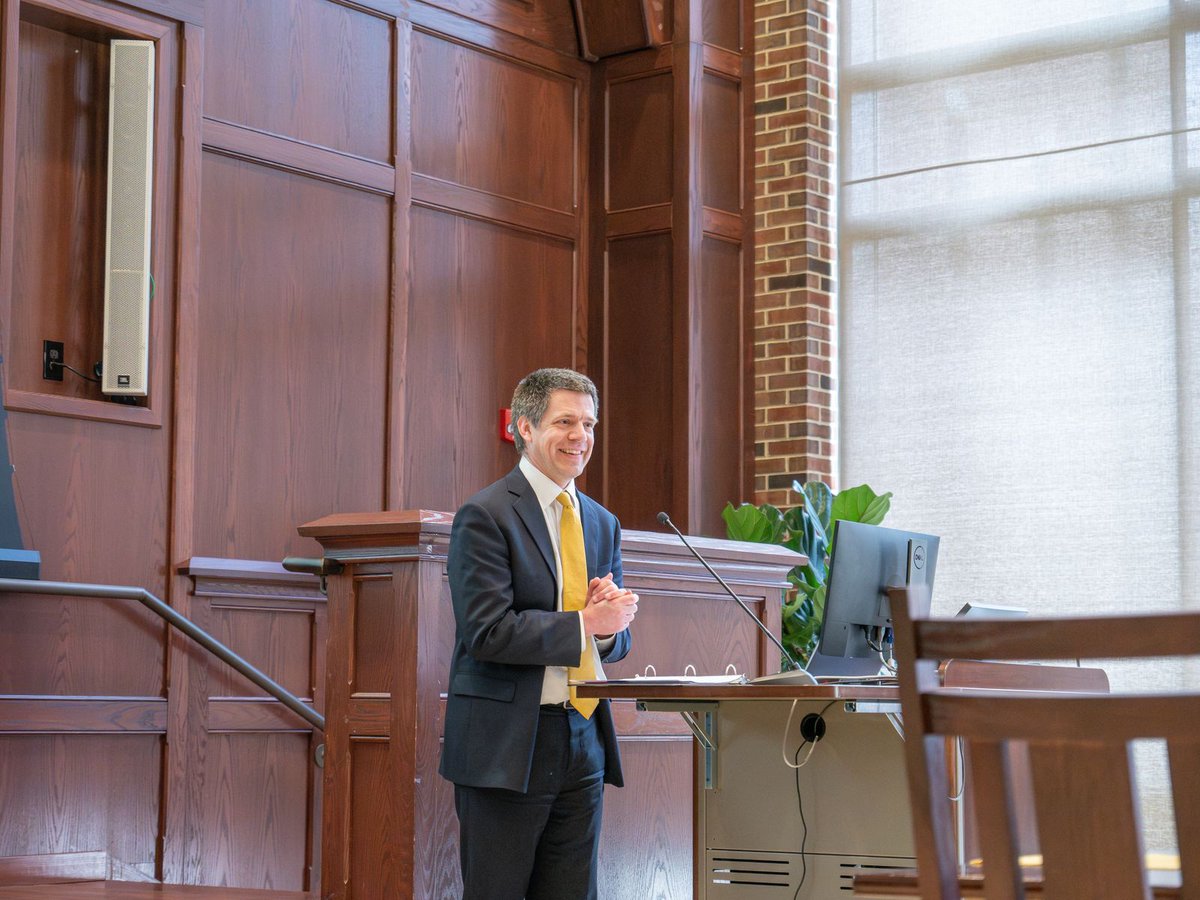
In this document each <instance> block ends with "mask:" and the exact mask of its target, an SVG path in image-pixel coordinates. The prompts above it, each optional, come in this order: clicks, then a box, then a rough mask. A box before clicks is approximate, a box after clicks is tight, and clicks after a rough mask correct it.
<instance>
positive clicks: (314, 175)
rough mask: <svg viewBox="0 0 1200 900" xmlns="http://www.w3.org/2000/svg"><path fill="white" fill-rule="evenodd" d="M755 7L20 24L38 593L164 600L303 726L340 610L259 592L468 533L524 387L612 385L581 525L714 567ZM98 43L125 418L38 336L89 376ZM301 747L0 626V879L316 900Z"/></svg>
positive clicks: (160, 678)
mask: <svg viewBox="0 0 1200 900" xmlns="http://www.w3.org/2000/svg"><path fill="white" fill-rule="evenodd" d="M730 10H732V12H730ZM742 10H743V3H742V0H736V2H735V0H675V2H674V3H671V2H667V3H665V4H662V3H651V2H646V0H634V2H630V3H620V4H618V5H617V6H609V7H603V6H596V5H595V4H593V3H590V2H581V3H576V2H574V0H428V2H423V0H353V2H352V0H271V2H261V0H127V2H123V3H113V2H109V0H0V51H2V56H0V128H2V132H0V380H2V382H3V391H4V403H5V405H6V407H7V409H8V410H9V416H8V420H7V422H8V434H7V435H6V439H7V440H8V441H9V445H10V452H11V457H12V461H13V464H14V468H15V472H14V486H15V492H16V499H17V505H18V510H19V514H20V518H21V526H22V529H23V533H24V536H25V541H26V546H28V547H32V548H34V549H37V550H38V551H39V552H40V553H41V557H42V576H43V577H44V578H47V579H54V580H66V581H83V582H98V583H104V584H131V585H135V586H138V587H144V588H146V589H148V590H150V591H151V592H152V593H154V594H156V595H158V596H160V597H162V598H164V599H166V600H167V601H168V602H170V603H171V605H172V606H174V607H175V608H176V609H178V610H179V611H180V612H182V613H183V614H184V615H187V616H189V617H191V618H193V619H194V620H195V621H197V623H198V624H200V625H201V626H202V627H206V628H208V629H209V630H212V631H213V632H214V633H216V634H217V635H218V637H221V638H222V639H223V640H225V641H226V642H228V643H230V644H231V645H232V646H233V647H234V648H235V649H237V650H239V652H242V653H243V654H244V655H245V656H246V657H247V658H248V659H250V660H251V661H252V662H254V663H255V664H256V665H258V666H259V667H260V668H262V669H264V670H265V671H267V672H268V674H271V675H272V676H273V677H275V678H277V679H278V680H280V681H282V683H283V684H284V685H285V686H287V687H289V688H290V689H291V690H293V691H294V692H295V693H297V694H300V695H301V696H306V697H311V698H313V699H314V702H316V703H318V704H320V702H321V699H322V698H321V691H320V688H319V686H320V685H321V683H322V678H321V672H322V671H323V666H324V661H323V657H322V653H321V650H320V648H321V647H323V628H324V611H323V610H324V607H323V603H322V599H321V597H320V594H319V591H318V590H317V588H316V584H315V581H314V582H311V583H306V582H305V581H304V579H299V580H297V579H296V578H294V577H293V576H288V575H286V574H285V573H283V572H282V570H280V569H279V567H278V566H277V565H275V564H274V563H273V561H277V560H279V559H281V558H282V557H284V556H287V555H316V554H317V553H318V551H319V548H318V546H317V544H316V543H315V542H313V541H311V540H309V539H306V538H303V537H301V536H300V535H299V534H298V533H297V531H296V526H297V524H298V523H301V522H305V521H309V520H312V519H316V518H318V517H320V516H323V515H327V514H329V513H334V512H339V511H348V510H355V511H362V510H367V511H369V510H383V509H395V508H411V507H426V508H435V509H454V508H456V507H457V505H458V504H459V503H460V502H461V501H462V500H463V499H464V498H465V497H466V496H467V495H468V494H469V493H471V492H473V491H474V490H476V489H477V488H478V487H480V486H482V485H484V484H486V483H488V482H489V481H491V480H493V479H494V478H496V477H497V476H498V475H499V474H501V473H502V472H504V471H506V470H507V469H508V468H510V467H511V465H512V464H513V463H514V461H515V457H514V455H513V451H512V449H511V445H510V444H507V443H505V442H503V441H501V440H500V439H499V436H498V434H497V416H498V411H499V410H500V409H501V408H503V407H505V406H507V405H508V402H509V399H510V396H511V391H512V388H513V386H514V384H515V382H516V380H517V379H518V378H519V377H520V376H521V375H523V374H525V373H526V372H527V371H529V370H531V369H533V368H536V367H538V366H543V365H563V366H573V367H576V368H580V369H583V370H585V371H587V372H589V374H591V375H593V377H595V378H596V380H597V381H598V382H599V384H600V386H601V391H602V401H603V402H602V418H603V420H604V421H603V425H602V430H601V436H600V445H599V450H598V452H597V454H596V456H595V458H594V460H593V463H592V469H591V471H590V472H589V474H588V477H587V481H588V484H587V485H586V486H587V488H588V489H589V490H590V491H592V493H594V494H595V493H600V494H601V495H602V496H603V497H604V498H605V499H606V500H607V502H608V504H609V505H610V507H612V508H613V509H614V511H615V512H617V514H618V515H620V516H621V517H622V519H623V520H624V521H625V522H626V524H627V525H629V526H630V527H647V526H649V525H650V524H651V523H652V521H653V516H654V514H655V513H656V512H657V511H658V509H661V508H666V509H669V510H671V511H672V514H673V515H674V516H675V517H676V520H677V521H679V522H680V523H681V525H684V526H685V527H688V528H689V529H690V530H692V531H703V532H706V533H710V534H718V533H720V523H719V516H718V513H719V509H720V507H721V506H722V505H723V504H724V502H725V500H727V499H730V500H735V501H736V500H739V499H741V498H743V497H744V496H747V489H748V481H747V476H748V471H747V470H746V468H745V460H747V459H749V456H748V454H749V451H750V446H749V444H748V443H747V442H748V440H749V438H748V432H747V431H746V428H745V427H744V423H748V421H749V415H750V412H749V407H748V405H747V402H746V400H747V395H746V394H745V392H744V388H745V387H747V386H748V385H747V384H746V382H745V366H746V365H748V364H749V357H748V355H747V350H746V347H745V345H744V342H743V340H742V333H743V331H744V329H745V326H746V322H745V321H744V318H745V306H744V300H745V298H746V291H745V277H746V273H748V267H747V265H746V263H745V260H746V259H748V258H749V257H748V245H747V244H746V241H745V233H744V232H743V231H740V230H739V228H740V225H739V223H741V222H742V221H743V220H744V217H745V214H746V208H747V206H748V200H747V193H746V189H745V186H744V184H742V183H740V182H739V181H738V175H737V174H736V173H732V174H731V169H734V168H737V167H738V166H741V167H742V168H743V169H745V168H746V160H747V158H748V157H747V155H746V151H745V149H744V146H743V144H742V143H739V142H740V141H743V138H744V127H745V126H744V122H745V121H746V120H745V118H744V116H743V117H742V118H741V119H739V118H738V117H739V115H740V114H739V110H740V109H741V108H742V105H743V104H744V101H745V98H746V97H747V96H748V94H747V85H748V82H747V81H746V80H745V72H746V71H747V69H748V66H749V61H750V53H749V48H748V47H747V46H746V45H745V42H746V40H747V35H748V34H749V32H748V31H747V30H746V24H745V22H746V20H745V16H744V15H743V12H742ZM585 14H586V15H585ZM577 17H578V19H577ZM623 17H629V18H623ZM577 23H578V24H577ZM581 35H582V37H583V39H584V43H587V39H588V37H589V35H590V37H591V44H590V47H591V50H590V51H589V53H590V54H591V55H593V56H603V57H604V59H603V60H602V61H601V62H597V63H591V62H587V61H585V60H584V59H583V58H582V51H581V40H580V36H581ZM631 35H632V37H631ZM639 35H640V37H639ZM117 37H138V38H143V39H148V40H153V41H155V43H156V51H157V53H156V73H155V74H156V82H157V84H158V85H159V90H158V91H157V93H156V101H155V102H156V109H155V145H156V152H155V162H154V206H153V215H154V230H153V249H152V257H153V275H154V281H155V294H154V297H153V301H152V314H151V323H152V334H151V349H150V358H151V379H150V381H151V389H150V395H149V396H148V397H147V398H144V399H143V400H140V401H138V402H137V403H134V404H132V405H126V404H118V403H114V402H110V401H108V400H106V399H105V398H104V397H103V396H102V395H101V394H100V393H99V392H98V387H97V386H95V385H93V384H91V383H89V382H86V381H84V380H82V379H79V378H76V377H75V376H73V375H71V374H70V373H68V374H67V375H66V378H65V380H64V381H62V382H51V381H45V380H43V379H42V378H41V343H42V341H43V339H55V340H62V341H63V342H64V344H65V348H66V361H67V362H68V363H69V364H71V365H73V366H75V367H76V368H78V369H80V370H81V371H83V372H85V373H87V374H90V372H91V367H92V364H93V363H94V362H95V361H96V360H98V359H99V357H100V348H101V340H102V337H101V333H100V328H99V322H100V310H101V308H102V295H101V291H102V284H103V256H104V253H103V216H104V204H105V193H104V192H105V185H104V180H105V178H104V173H105V165H106V154H107V145H106V127H107V97H106V93H105V91H104V90H103V87H104V85H105V84H106V82H107V61H108V41H109V40H110V39H112V38H117ZM639 42H640V44H639ZM634 45H640V46H641V47H642V49H637V48H636V47H635V46H634ZM631 49H632V50H633V52H627V51H628V50H631ZM613 53H623V54H624V55H620V56H613V55H611V54H613ZM743 57H744V58H743ZM246 561H250V562H246ZM313 749H314V747H313V740H312V739H311V737H310V735H309V734H308V733H307V732H306V731H305V730H304V729H303V728H302V727H301V726H300V723H298V722H296V721H293V719H292V718H291V717H290V715H289V714H287V713H284V712H281V711H280V710H279V709H278V708H277V706H276V704H274V703H273V702H269V701H265V700H263V699H262V698H260V697H258V696H257V695H256V692H255V691H254V690H252V689H250V688H249V686H248V685H246V684H244V683H241V680H240V679H239V678H238V677H237V676H235V675H232V674H231V673H228V672H226V671H223V670H222V669H221V667H219V666H215V665H214V664H212V663H210V662H209V660H207V659H206V658H205V656H204V655H203V653H202V651H200V650H198V649H197V648H195V647H194V646H192V645H191V644H190V643H189V642H188V641H187V639H186V638H183V637H181V636H179V635H177V634H170V633H168V632H167V630H166V629H165V628H164V626H163V625H162V624H161V623H160V622H159V621H158V620H157V619H155V618H154V617H153V616H152V615H150V614H148V613H146V612H144V611H142V610H141V608H140V607H136V606H135V605H134V604H130V603H125V602H120V601H99V600H92V599H75V598H69V597H62V598H47V597H35V596H21V595H12V594H5V595H0V766H2V772H3V777H0V808H3V809H4V810H5V811H6V815H5V816H4V817H3V818H4V823H3V824H0V857H4V856H19V855H29V854H57V853H63V854H65V853H72V852H84V851H104V852H106V853H108V854H109V855H110V856H111V857H112V858H113V859H114V860H117V861H119V862H120V863H124V864H128V865H129V866H133V867H136V868H137V870H138V871H141V872H144V873H146V874H148V875H154V876H157V877H160V878H163V879H165V880H169V881H176V882H188V883H226V884H231V885H233V884H236V885H240V886H247V887H268V886H270V887H276V888H301V889H302V888H307V887H311V886H313V885H314V884H315V880H314V879H315V877H316V872H317V871H318V869H319V866H320V862H321V861H320V858H319V853H318V852H317V848H316V843H315V842H314V837H313V830H314V824H313V823H314V822H315V821H317V819H318V818H319V817H318V816H317V814H316V812H314V804H315V803H318V802H319V792H318V791H316V790H315V789H314V784H315V783H316V782H315V781H314V779H316V778H317V777H318V776H317V773H316V772H315V770H314V767H313V765H312V761H311V760H312V751H313ZM659 749H661V748H655V747H650V748H648V749H647V750H646V752H649V753H651V754H652V755H653V753H654V752H657V751H658V750H659ZM638 752H640V751H635V753H634V757H635V758H634V761H633V763H632V764H633V765H634V766H638V765H646V766H657V765H658V764H657V763H651V762H650V761H649V760H646V761H644V762H638V760H637V754H638ZM358 789H362V790H371V789H374V788H372V787H371V786H369V785H360V786H359V788H358ZM47 797H54V798H55V799H54V800H53V801H52V802H48V801H47V800H46V798H47ZM617 815H618V820H620V816H621V814H619V813H618V814H617ZM22 822H27V823H30V824H28V825H19V824H18V823H22Z"/></svg>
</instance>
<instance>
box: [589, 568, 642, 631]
mask: <svg viewBox="0 0 1200 900" xmlns="http://www.w3.org/2000/svg"><path fill="white" fill-rule="evenodd" d="M637 606H638V595H637V594H635V593H634V592H633V591H628V590H626V589H625V588H623V587H620V586H618V585H617V584H616V583H615V582H614V581H613V577H612V572H609V573H608V574H607V575H605V576H604V577H603V578H593V579H592V580H591V581H590V582H588V592H587V602H586V604H585V605H584V607H583V611H582V613H581V615H582V616H583V630H584V631H585V632H586V633H587V635H588V636H589V637H591V636H592V635H595V636H596V637H598V638H606V637H612V636H613V635H614V634H616V633H617V632H619V631H624V630H625V629H626V628H628V627H629V623H630V622H632V621H633V617H634V616H636V615H637Z"/></svg>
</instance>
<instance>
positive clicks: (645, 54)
mask: <svg viewBox="0 0 1200 900" xmlns="http://www.w3.org/2000/svg"><path fill="white" fill-rule="evenodd" d="M674 58H675V51H674V48H673V47H672V45H670V44H664V45H663V46H661V47H653V48H651V49H649V50H641V51H639V52H637V53H630V54H627V55H625V56H617V57H613V58H612V59H610V60H608V61H607V62H605V64H604V72H605V73H607V79H608V83H609V84H616V83H617V82H620V81H627V80H629V79H635V78H648V77H650V76H651V75H662V74H663V73H665V72H670V71H671V69H672V67H673V61H674Z"/></svg>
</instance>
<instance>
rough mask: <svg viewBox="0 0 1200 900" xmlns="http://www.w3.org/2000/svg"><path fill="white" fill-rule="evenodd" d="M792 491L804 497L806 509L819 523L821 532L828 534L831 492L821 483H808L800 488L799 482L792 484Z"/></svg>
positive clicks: (831, 505) (831, 501)
mask: <svg viewBox="0 0 1200 900" xmlns="http://www.w3.org/2000/svg"><path fill="white" fill-rule="evenodd" d="M792 490H794V491H799V492H800V493H801V494H803V495H804V498H805V500H806V501H807V502H806V507H807V508H808V509H809V510H810V512H811V513H812V514H813V515H814V516H815V517H816V519H817V521H818V522H820V523H821V528H822V530H823V531H824V532H825V533H826V534H828V533H829V523H830V521H831V518H830V517H831V514H832V512H833V491H831V490H830V489H829V485H827V484H826V483H825V482H823V481H809V482H807V483H806V484H805V485H803V486H801V485H800V482H798V481H793V482H792Z"/></svg>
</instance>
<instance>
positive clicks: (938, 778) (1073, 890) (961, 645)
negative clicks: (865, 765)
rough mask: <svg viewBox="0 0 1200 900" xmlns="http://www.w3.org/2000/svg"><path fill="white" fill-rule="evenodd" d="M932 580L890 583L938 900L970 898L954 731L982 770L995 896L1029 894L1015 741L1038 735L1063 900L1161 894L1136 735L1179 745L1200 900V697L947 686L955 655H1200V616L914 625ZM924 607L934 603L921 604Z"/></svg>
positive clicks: (920, 834)
mask: <svg viewBox="0 0 1200 900" xmlns="http://www.w3.org/2000/svg"><path fill="white" fill-rule="evenodd" d="M923 590H924V588H923V587H914V588H907V589H905V588H901V589H893V590H891V591H889V596H890V599H891V608H892V616H893V620H894V625H895V638H896V652H897V657H898V664H899V673H898V674H899V682H900V696H901V704H902V709H903V718H904V730H905V753H906V754H907V764H908V778H909V792H910V795H911V798H912V811H913V835H914V839H915V843H916V851H917V865H918V878H919V881H920V892H921V896H922V897H923V898H925V900H950V898H959V897H960V896H961V894H960V892H959V879H958V865H957V847H956V840H955V827H954V821H953V815H952V812H951V809H950V805H949V804H948V803H947V802H946V794H947V791H948V786H949V784H950V779H949V773H948V767H947V761H946V753H945V738H947V737H955V736H958V737H961V738H962V739H963V741H964V742H965V743H966V745H967V747H968V750H969V753H970V757H971V761H972V769H973V778H972V781H973V784H972V789H973V792H974V800H975V809H976V821H977V825H978V828H979V843H980V848H981V851H982V855H983V874H984V889H985V895H986V897H987V898H988V900H1017V898H1023V897H1025V885H1024V882H1023V876H1022V870H1021V867H1020V864H1019V863H1018V844H1017V823H1016V817H1015V814H1014V806H1015V804H1014V801H1013V793H1012V780H1013V779H1012V775H1011V773H1012V768H1013V766H1012V762H1011V757H1010V745H1011V744H1012V742H1026V743H1027V746H1028V764H1029V770H1030V772H1031V773H1032V784H1033V802H1034V807H1035V819H1036V823H1037V831H1038V838H1039V845H1040V852H1041V855H1042V885H1041V887H1042V894H1041V896H1045V897H1047V898H1053V900H1110V898H1111V900H1125V898H1148V897H1150V887H1149V882H1148V878H1147V874H1146V868H1145V857H1144V850H1143V846H1142V839H1141V832H1140V823H1139V813H1138V802H1137V797H1136V796H1135V786H1134V781H1133V771H1132V763H1133V756H1132V747H1131V744H1130V742H1131V741H1133V740H1135V739H1141V738H1160V739H1165V740H1166V744H1167V751H1168V757H1169V760H1170V773H1171V785H1172V793H1173V801H1174V807H1175V823H1176V833H1177V838H1178V844H1179V848H1180V867H1181V875H1182V885H1183V886H1182V891H1181V893H1180V894H1179V896H1180V897H1182V898H1186V900H1198V898H1200V691H1196V690H1191V691H1186V692H1165V693H1161V694H1159V693H1156V694H1123V693H1107V692H1103V691H1096V692H1084V693H1056V692H1047V691H1032V690H1000V691H998V690H981V689H963V688H950V687H943V686H942V685H941V683H940V679H939V676H938V665H939V662H940V661H942V660H946V659H950V658H955V657H965V658H975V659H990V660H1062V659H1071V658H1079V657H1096V656H1099V655H1103V656H1104V657H1108V658H1134V657H1166V656H1189V655H1195V656H1200V611H1197V612H1184V613H1159V614H1145V615H1138V616H1107V617H1095V618H1068V619H1042V618H1031V619H1006V620H1000V619H996V620H986V619H923V618H917V619H914V618H913V617H912V614H911V612H910V611H911V610H916V609H921V608H925V609H927V608H928V600H927V599H925V598H923V597H921V596H918V593H917V592H918V591H923ZM922 601H923V602H924V606H923V607H922V605H921V603H922Z"/></svg>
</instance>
